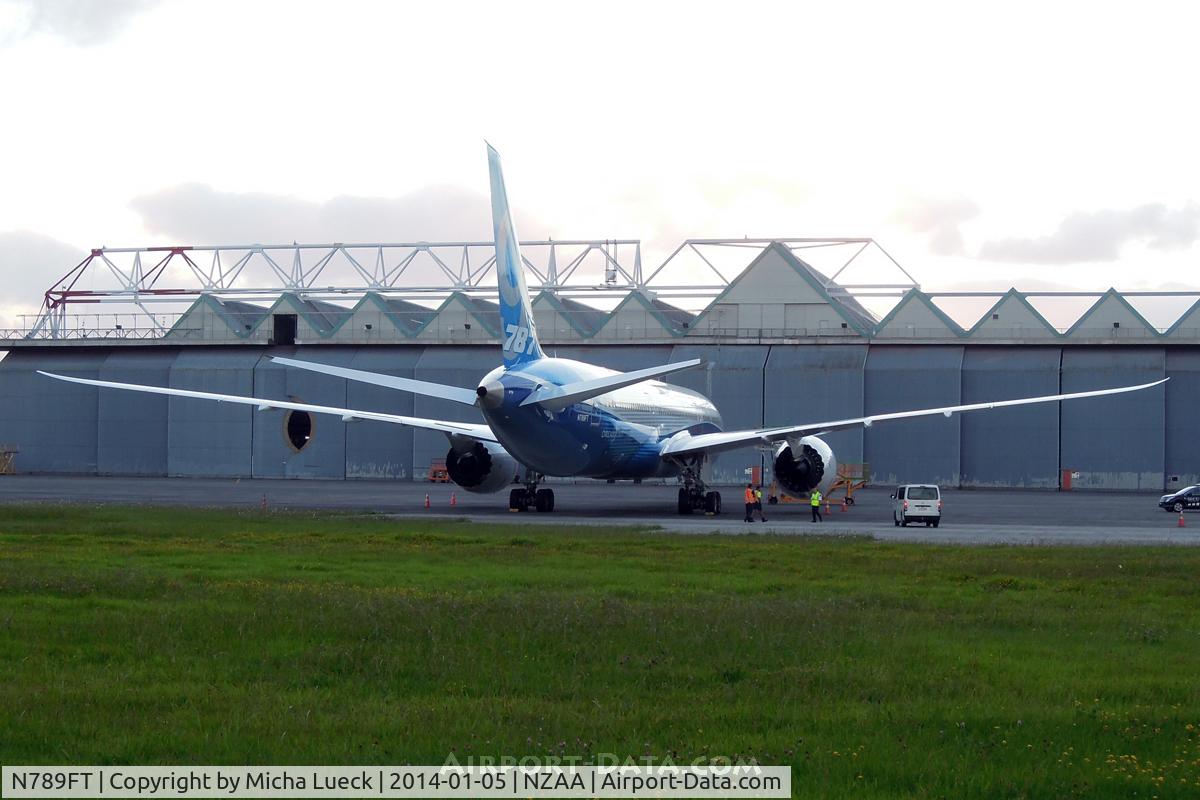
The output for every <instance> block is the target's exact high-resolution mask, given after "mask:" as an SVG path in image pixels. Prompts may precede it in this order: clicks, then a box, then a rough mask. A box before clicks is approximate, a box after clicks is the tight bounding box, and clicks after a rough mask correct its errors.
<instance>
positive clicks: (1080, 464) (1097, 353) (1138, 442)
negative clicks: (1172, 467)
mask: <svg viewBox="0 0 1200 800" xmlns="http://www.w3.org/2000/svg"><path fill="white" fill-rule="evenodd" d="M1165 374H1166V353H1165V351H1164V350H1163V349H1162V348H1157V347H1149V348H1141V347H1102V348H1080V349H1075V348H1070V347H1064V348H1063V353H1062V388H1063V391H1064V392H1086V391H1088V390H1091V389H1103V388H1105V387H1106V386H1120V385H1121V384H1130V383H1147V382H1149V381H1155V380H1159V379H1161V378H1163V377H1164V376H1165ZM1165 396H1166V394H1165V392H1164V391H1163V390H1162V389H1154V390H1153V391H1147V392H1131V393H1129V394H1121V395H1115V396H1113V397H1093V398H1088V399H1085V400H1075V401H1072V402H1071V405H1070V407H1069V408H1070V411H1069V413H1068V412H1067V411H1066V410H1064V412H1063V415H1062V437H1061V453H1062V456H1061V460H1062V468H1063V469H1069V470H1072V471H1073V472H1078V473H1079V477H1077V478H1074V479H1073V485H1074V486H1075V487H1077V488H1080V489H1148V490H1149V489H1161V488H1162V486H1163V466H1164V458H1163V443H1164V441H1165V440H1166V403H1165V401H1164V397H1165ZM1097 431H1103V432H1104V435H1102V436H1098V435H1097Z"/></svg>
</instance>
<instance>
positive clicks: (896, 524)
mask: <svg viewBox="0 0 1200 800" xmlns="http://www.w3.org/2000/svg"><path fill="white" fill-rule="evenodd" d="M892 524H893V525H895V526H896V527H897V528H899V527H900V520H898V519H896V518H895V517H892Z"/></svg>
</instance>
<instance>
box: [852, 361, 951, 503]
mask: <svg viewBox="0 0 1200 800" xmlns="http://www.w3.org/2000/svg"><path fill="white" fill-rule="evenodd" d="M962 363H963V348H961V347H944V346H940V345H935V346H932V347H921V346H915V345H909V346H905V345H897V346H894V347H871V348H870V350H869V351H868V352H867V369H866V376H865V379H864V383H865V390H866V391H865V398H864V408H863V411H864V412H865V413H867V414H882V413H886V412H888V411H905V410H908V409H915V408H936V407H939V406H953V405H958V404H959V403H961V402H962V400H961V392H962ZM958 422H959V418H958V417H957V416H955V417H951V418H949V419H947V418H946V417H943V416H940V415H939V416H935V417H920V418H918V419H909V420H899V421H897V422H889V423H886V424H880V425H874V426H872V427H871V429H870V430H868V431H866V437H865V438H866V443H865V446H864V448H863V455H864V456H865V457H866V461H867V463H869V464H870V465H871V474H872V476H873V480H874V482H875V483H881V484H892V483H938V484H942V485H945V486H957V485H958V470H959V462H960V460H961V459H960V454H959V426H958Z"/></svg>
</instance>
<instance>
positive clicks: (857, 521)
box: [0, 475, 1200, 544]
mask: <svg viewBox="0 0 1200 800" xmlns="http://www.w3.org/2000/svg"><path fill="white" fill-rule="evenodd" d="M553 488H554V492H555V505H556V507H557V510H556V511H555V512H553V513H551V514H538V513H536V512H527V513H524V514H519V515H518V514H514V513H511V512H509V511H508V508H507V505H508V503H507V500H508V495H507V493H506V492H499V493H497V494H492V495H477V494H471V493H469V492H464V491H462V490H460V489H458V488H457V487H455V486H453V485H452V484H443V483H438V484H430V483H411V482H408V481H317V480H261V479H255V480H252V479H241V480H235V479H212V478H149V477H147V478H137V477H93V476H57V475H5V476H0V504H4V503H20V502H43V503H63V502H66V503H99V504H131V505H140V504H145V505H156V506H170V505H182V506H222V507H232V508H259V507H261V505H262V503H263V498H264V497H265V498H266V504H267V506H268V507H269V508H283V509H299V508H312V509H318V508H324V509H339V510H346V511H367V512H377V513H386V514H392V515H397V516H413V517H422V516H442V517H450V518H460V519H469V520H475V521H480V522H505V523H507V522H514V521H516V520H518V519H519V520H520V522H521V523H522V524H568V525H579V524H584V525H633V526H654V527H657V528H661V529H662V530H666V531H671V532H678V533H697V534H703V533H718V532H721V533H757V534H762V533H775V534H791V535H805V534H814V533H821V534H826V535H828V534H838V535H865V536H872V537H874V538H877V539H881V540H895V541H924V542H941V543H964V544H1113V543H1137V544H1200V514H1190V515H1188V517H1187V527H1184V528H1179V527H1178V515H1175V514H1168V513H1166V512H1164V511H1162V510H1161V509H1159V508H1158V507H1157V505H1156V502H1157V500H1158V494H1157V493H1154V494H1145V493H1137V494H1134V493H1107V492H1106V493H1099V492H1050V491H1013V490H982V489H981V490H953V489H947V490H944V491H943V499H944V503H945V508H944V510H943V518H942V523H941V526H940V527H938V528H927V527H925V526H924V525H920V526H910V527H907V528H898V527H895V526H894V525H893V523H892V513H891V500H890V499H889V497H888V494H889V491H888V489H887V488H882V487H880V488H867V489H864V490H861V491H860V492H859V493H858V495H857V502H856V503H855V505H853V506H851V507H850V508H849V510H848V511H845V512H843V511H842V510H841V506H840V504H835V505H834V506H832V507H831V509H830V512H829V513H828V514H826V515H825V522H823V523H819V524H814V523H812V522H811V521H810V512H809V509H808V507H807V506H806V505H804V504H801V503H786V504H780V505H774V506H772V505H766V506H765V511H766V515H767V519H768V521H767V522H766V523H763V522H754V523H749V524H748V523H745V522H743V521H742V507H741V504H740V503H737V502H733V501H736V499H737V498H739V497H740V494H741V489H740V488H739V487H723V488H722V494H723V495H724V497H725V498H726V506H725V513H724V514H722V515H720V516H718V517H706V516H704V515H703V514H694V515H692V516H687V517H680V516H678V515H677V514H675V493H676V487H675V486H674V485H651V484H641V485H635V484H630V483H617V484H605V483H600V482H596V483H579V484H558V483H556V484H553ZM426 494H428V495H429V500H430V508H429V509H425V508H424V503H425V495H426ZM452 495H453V496H454V498H455V500H456V505H454V506H451V505H450V500H451V496H452Z"/></svg>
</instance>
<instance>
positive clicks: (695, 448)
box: [662, 378, 1170, 456]
mask: <svg viewBox="0 0 1200 800" xmlns="http://www.w3.org/2000/svg"><path fill="white" fill-rule="evenodd" d="M1168 380H1170V378H1163V379H1162V380H1161V381H1154V382H1153V383H1143V384H1140V385H1138V386H1120V387H1117V388H1115V389H1098V390H1096V391H1091V392H1072V393H1070V394H1051V395H1045V396H1043V397H1024V398H1021V399H1019V400H997V401H995V402H991V403H971V404H969V405H965V406H945V407H943V408H922V409H918V410H916V411H895V412H892V413H889V414H873V415H871V416H869V417H854V418H852V419H839V420H833V421H830V422H813V423H808V424H804V425H790V426H786V427H780V428H759V429H757V430H745V431H724V432H721V433H702V434H700V435H699V436H692V435H690V434H688V433H687V432H686V431H684V432H681V433H678V434H676V435H675V436H673V437H671V438H670V439H668V440H667V443H666V445H665V446H664V447H663V450H662V455H663V456H682V455H689V454H695V453H718V452H721V451H722V450H735V449H737V448H739V447H750V446H752V445H767V444H772V443H774V442H779V441H783V440H785V439H792V438H796V437H802V436H816V435H819V434H822V433H829V432H830V431H840V430H845V429H847V428H858V427H863V428H869V427H871V426H872V425H874V424H875V423H876V422H888V421H890V420H894V419H910V418H912V417H929V416H934V415H936V414H941V415H942V416H945V417H949V416H951V415H953V414H957V413H961V412H965V411H982V410H984V409H988V408H1005V407H1008V406H1024V405H1032V404H1034V403H1052V402H1055V401H1057V400H1078V399H1080V398H1084V397H1104V396H1106V395H1110V394H1122V393H1124V392H1137V391H1141V390H1142V389H1149V388H1152V387H1154V386H1158V385H1160V384H1163V383H1166V382H1167V381H1168Z"/></svg>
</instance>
